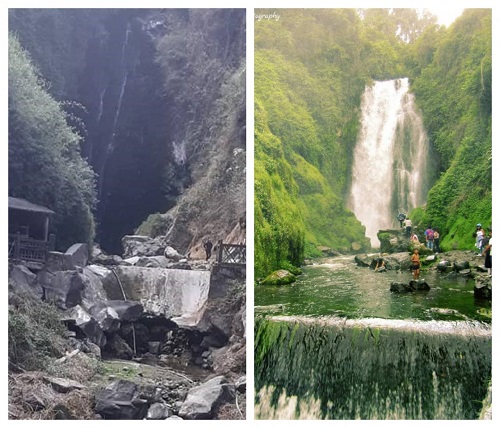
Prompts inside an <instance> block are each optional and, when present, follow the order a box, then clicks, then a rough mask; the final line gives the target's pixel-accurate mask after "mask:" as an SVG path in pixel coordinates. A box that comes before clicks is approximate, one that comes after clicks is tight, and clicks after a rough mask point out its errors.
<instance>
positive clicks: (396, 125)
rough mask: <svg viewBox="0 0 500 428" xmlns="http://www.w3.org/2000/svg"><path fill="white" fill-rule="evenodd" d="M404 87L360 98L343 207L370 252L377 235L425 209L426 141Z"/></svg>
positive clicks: (403, 82)
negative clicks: (353, 217) (399, 218)
mask: <svg viewBox="0 0 500 428" xmlns="http://www.w3.org/2000/svg"><path fill="white" fill-rule="evenodd" d="M408 86H409V84H408V79H407V78H404V79H396V80H388V81H383V82H375V83H374V85H373V86H369V87H367V88H366V89H365V93H364V95H363V100H362V105H361V110H362V118H361V130H360V135H359V137H358V141H357V143H356V146H355V149H354V156H353V166H352V183H351V190H350V194H349V197H348V201H347V204H348V206H349V208H350V209H351V210H352V211H353V212H354V214H355V215H356V217H357V218H358V220H359V221H360V222H361V223H362V224H363V225H364V226H365V227H366V236H367V237H368V238H370V240H371V245H372V247H374V248H377V247H379V246H380V242H379V240H378V238H377V232H378V231H379V230H381V229H389V228H393V227H396V226H398V223H397V215H398V213H399V212H402V211H403V212H405V213H408V211H410V210H411V209H413V208H415V207H417V206H420V205H423V204H425V202H426V195H427V191H428V188H429V187H428V186H429V185H428V179H427V177H428V173H429V145H428V140H427V137H426V134H425V130H424V128H423V124H422V119H421V116H420V114H419V112H418V110H417V108H416V106H415V103H414V97H413V95H412V94H410V93H409V92H408Z"/></svg>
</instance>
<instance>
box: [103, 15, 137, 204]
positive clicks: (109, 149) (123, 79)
mask: <svg viewBox="0 0 500 428" xmlns="http://www.w3.org/2000/svg"><path fill="white" fill-rule="evenodd" d="M130 33H131V28H130V24H127V29H126V30H125V36H124V39H123V43H122V49H121V57H120V70H119V73H121V74H120V90H119V92H118V98H117V100H116V108H115V113H114V116H113V125H112V128H111V136H110V139H109V141H108V143H107V145H106V150H105V151H104V152H103V161H102V163H101V167H100V169H99V181H98V188H97V192H98V197H99V199H100V200H101V202H102V208H101V211H102V212H103V213H104V212H105V207H106V203H105V198H104V196H103V195H102V189H103V185H104V174H105V171H106V164H107V162H108V159H109V156H110V155H111V154H112V153H113V151H114V150H115V146H116V133H117V129H116V128H117V125H118V119H119V117H120V111H121V108H122V102H123V96H124V94H125V88H126V86H127V79H128V69H127V61H126V59H127V58H126V54H127V46H128V42H129V37H130ZM107 89H108V88H104V90H103V91H102V92H101V98H100V104H99V111H98V120H99V121H100V119H101V116H102V107H103V97H104V94H105V92H106V90H107Z"/></svg>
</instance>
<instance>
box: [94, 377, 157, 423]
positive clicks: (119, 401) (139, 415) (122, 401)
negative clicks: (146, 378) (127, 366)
mask: <svg viewBox="0 0 500 428" xmlns="http://www.w3.org/2000/svg"><path fill="white" fill-rule="evenodd" d="M140 396H141V391H140V388H139V386H138V385H136V384H135V383H133V382H130V381H127V380H117V381H114V382H112V383H110V384H109V385H107V386H106V387H105V388H104V389H102V390H101V391H99V393H98V394H97V395H96V405H95V412H96V413H98V414H100V415H101V416H102V417H103V419H114V420H116V419H120V420H123V419H144V417H145V416H146V414H147V411H148V402H147V400H144V399H142V398H140Z"/></svg>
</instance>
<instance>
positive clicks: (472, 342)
mask: <svg viewBox="0 0 500 428" xmlns="http://www.w3.org/2000/svg"><path fill="white" fill-rule="evenodd" d="M490 379H491V329H490V328H489V327H488V326H485V325H484V324H481V323H476V322H473V321H457V322H442V321H414V320H408V321H407V320H381V319H359V320H354V319H350V320H349V319H345V318H337V317H326V318H322V319H314V318H311V317H290V316H286V317H285V316H282V317H278V316H276V317H271V318H267V317H262V318H258V319H256V324H255V391H256V402H255V417H256V418H257V419H343V420H354V419H357V420H359V419H365V420H370V419H371V420H374V419H379V420H380V419H382V420H383V419H387V420H402V419H406V420H407V419H420V420H423V419H434V420H436V419H454V420H463V419H478V418H479V417H480V414H481V410H482V406H483V400H484V399H485V397H486V396H487V390H488V382H489V380H490Z"/></svg>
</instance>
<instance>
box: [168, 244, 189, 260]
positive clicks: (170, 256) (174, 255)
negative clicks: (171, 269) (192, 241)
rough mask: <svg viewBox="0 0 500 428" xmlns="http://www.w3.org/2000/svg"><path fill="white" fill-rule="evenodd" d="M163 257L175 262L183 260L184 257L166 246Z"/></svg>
mask: <svg viewBox="0 0 500 428" xmlns="http://www.w3.org/2000/svg"><path fill="white" fill-rule="evenodd" d="M164 255H165V257H166V258H167V259H170V260H174V261H176V262H178V261H180V260H182V259H185V258H186V256H183V255H182V254H180V253H179V252H178V251H177V250H176V249H175V248H173V247H170V246H167V247H166V248H165V253H164Z"/></svg>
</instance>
